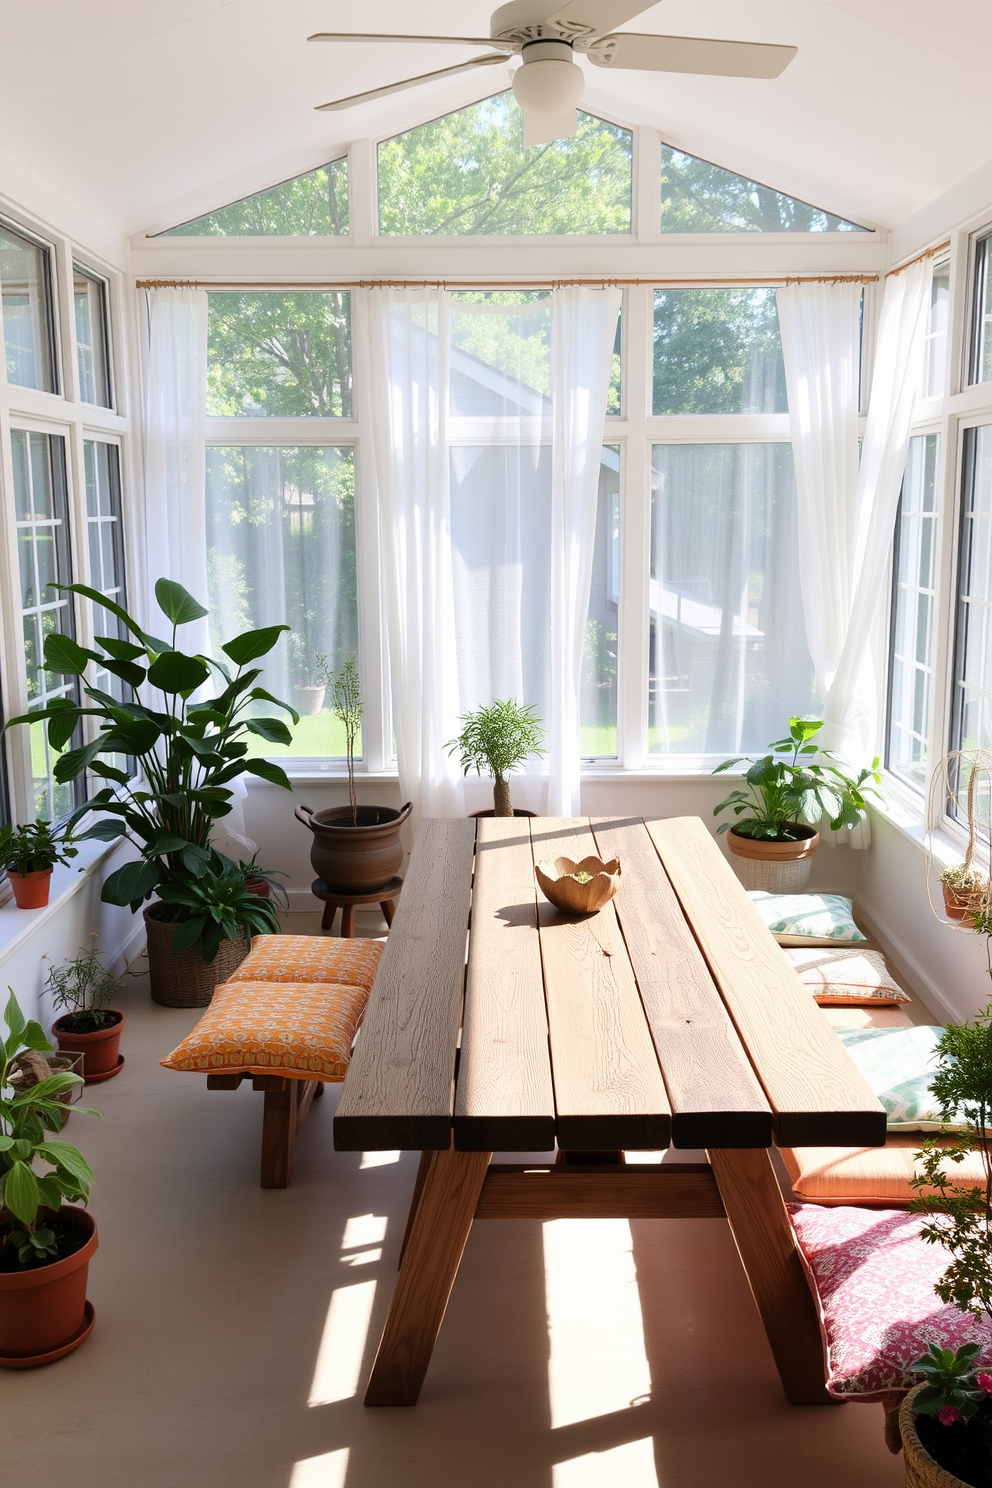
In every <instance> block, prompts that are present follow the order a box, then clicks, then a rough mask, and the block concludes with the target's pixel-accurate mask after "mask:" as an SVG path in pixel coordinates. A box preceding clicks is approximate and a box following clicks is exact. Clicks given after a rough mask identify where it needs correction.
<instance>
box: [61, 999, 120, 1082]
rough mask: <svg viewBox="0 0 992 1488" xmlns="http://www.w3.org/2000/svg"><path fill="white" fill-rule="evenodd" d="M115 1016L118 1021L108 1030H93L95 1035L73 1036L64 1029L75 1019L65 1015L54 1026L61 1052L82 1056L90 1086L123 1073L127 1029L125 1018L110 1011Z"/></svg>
mask: <svg viewBox="0 0 992 1488" xmlns="http://www.w3.org/2000/svg"><path fill="white" fill-rule="evenodd" d="M107 1012H108V1013H113V1016H114V1018H115V1019H116V1020H117V1021H116V1022H115V1023H111V1024H109V1025H108V1026H107V1027H106V1028H94V1029H93V1031H92V1033H71V1032H70V1031H69V1030H68V1029H67V1028H63V1027H62V1026H61V1025H62V1024H63V1023H65V1022H67V1021H68V1019H69V1018H70V1017H71V1016H72V1015H71V1014H70V1013H65V1014H63V1016H62V1017H61V1018H56V1020H55V1022H54V1023H53V1024H52V1032H53V1033H54V1035H55V1037H56V1039H57V1040H58V1045H59V1048H60V1049H64V1050H65V1051H66V1052H67V1053H70V1054H81V1055H82V1056H83V1068H82V1071H81V1073H82V1076H83V1079H84V1080H85V1081H86V1083H87V1085H88V1084H89V1083H90V1082H91V1081H92V1080H95V1079H97V1078H98V1077H100V1076H102V1077H103V1078H104V1079H109V1078H111V1077H112V1076H114V1075H116V1074H118V1073H119V1071H120V1068H121V1066H120V1052H121V1030H122V1029H123V1027H124V1014H123V1013H117V1012H114V1010H113V1008H108V1009H107Z"/></svg>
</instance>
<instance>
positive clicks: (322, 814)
mask: <svg viewBox="0 0 992 1488" xmlns="http://www.w3.org/2000/svg"><path fill="white" fill-rule="evenodd" d="M412 810H413V805H412V803H411V802H409V801H408V802H407V804H406V805H405V806H404V807H403V809H402V810H401V811H395V810H394V809H393V807H392V806H359V808H358V825H357V827H356V826H355V825H354V824H353V820H352V814H351V807H350V806H332V807H331V808H330V809H329V810H327V811H313V810H312V809H311V808H310V807H309V806H297V808H296V819H297V821H301V822H302V823H303V825H304V826H305V827H309V829H310V831H311V832H312V833H313V842H312V843H311V844H310V862H311V863H312V864H313V871H314V872H315V873H316V875H317V877H318V878H319V879H322V880H323V882H324V883H325V884H326V885H327V887H328V888H329V889H337V890H338V892H339V893H342V894H372V893H374V892H375V891H376V890H377V889H383V888H385V886H386V885H387V884H388V883H389V881H390V880H391V879H393V878H395V877H396V876H397V874H398V873H399V871H400V869H401V868H402V866H403V844H402V843H401V842H400V828H401V827H402V825H403V823H404V822H405V821H406V819H407V817H408V816H409V815H410V812H411V811H412Z"/></svg>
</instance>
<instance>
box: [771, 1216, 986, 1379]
mask: <svg viewBox="0 0 992 1488" xmlns="http://www.w3.org/2000/svg"><path fill="white" fill-rule="evenodd" d="M788 1208H789V1214H790V1216H791V1218H792V1226H793V1229H794V1230H795V1232H796V1239H797V1241H798V1242H799V1251H800V1255H801V1256H802V1260H803V1265H804V1267H805V1269H806V1275H807V1277H808V1279H809V1283H810V1286H811V1287H812V1289H813V1295H814V1297H815V1298H816V1303H817V1307H818V1309H819V1314H820V1330H821V1332H822V1334H823V1342H824V1348H825V1350H826V1357H827V1390H828V1392H829V1394H831V1395H833V1396H834V1398H835V1399H837V1400H852V1399H853V1400H862V1401H870V1400H882V1401H885V1400H892V1399H893V1398H894V1397H895V1396H897V1395H899V1394H901V1393H902V1392H904V1391H906V1390H910V1389H912V1387H913V1386H914V1385H918V1384H919V1383H920V1382H921V1376H920V1375H916V1374H913V1373H912V1371H911V1369H910V1365H912V1364H914V1363H915V1362H916V1360H917V1359H919V1358H920V1357H921V1356H922V1355H923V1354H925V1353H926V1351H927V1348H928V1347H929V1345H930V1344H931V1343H938V1344H940V1346H941V1348H950V1349H956V1348H959V1347H960V1346H961V1345H962V1344H964V1343H980V1344H981V1345H982V1354H981V1360H980V1361H981V1362H982V1363H983V1364H992V1323H990V1321H989V1319H988V1318H983V1319H978V1318H975V1317H972V1316H970V1315H969V1314H968V1313H964V1312H960V1311H959V1310H958V1309H957V1308H956V1307H953V1306H950V1305H948V1304H947V1303H944V1302H941V1301H940V1299H939V1298H938V1297H937V1296H935V1294H934V1290H933V1288H934V1283H935V1282H937V1281H939V1280H940V1278H941V1277H942V1276H943V1274H944V1271H945V1270H946V1268H947V1265H948V1263H949V1257H948V1254H947V1252H946V1251H945V1250H944V1249H943V1247H942V1246H939V1245H927V1244H926V1243H925V1242H924V1241H923V1240H921V1239H920V1238H919V1231H920V1225H921V1224H922V1223H923V1220H922V1217H921V1216H920V1215H916V1214H907V1213H905V1212H904V1211H901V1210H899V1211H893V1210H891V1209H846V1208H838V1209H826V1208H821V1207H820V1206H819V1205H817V1204H790V1205H789V1206H788Z"/></svg>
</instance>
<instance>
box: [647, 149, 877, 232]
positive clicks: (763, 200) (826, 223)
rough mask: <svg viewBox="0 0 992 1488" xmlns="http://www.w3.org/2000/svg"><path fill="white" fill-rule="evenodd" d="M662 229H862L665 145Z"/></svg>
mask: <svg viewBox="0 0 992 1488" xmlns="http://www.w3.org/2000/svg"><path fill="white" fill-rule="evenodd" d="M661 196H662V205H661V230H662V232H663V233H710V232H774V233H779V232H861V231H862V230H863V229H861V228H859V227H857V226H856V224H855V223H853V222H845V220H844V218H843V217H834V216H833V215H832V214H831V213H830V212H824V211H822V210H821V209H820V208H819V207H813V206H810V205H809V203H808V202H801V201H797V200H796V199H795V198H794V197H791V196H785V195H783V193H782V192H781V191H773V190H772V189H771V188H770V187H768V186H759V185H758V184H757V182H755V181H748V180H745V179H744V177H743V176H735V175H734V174H733V173H732V172H731V171H728V170H723V169H721V167H720V166H718V165H710V163H709V161H707V160H697V159H696V157H695V156H693V155H685V154H683V152H682V151H681V150H673V149H672V148H671V146H669V145H665V146H664V147H663V149H662V155H661Z"/></svg>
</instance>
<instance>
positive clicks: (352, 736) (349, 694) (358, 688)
mask: <svg viewBox="0 0 992 1488" xmlns="http://www.w3.org/2000/svg"><path fill="white" fill-rule="evenodd" d="M317 665H318V666H319V667H320V670H321V671H322V672H323V674H324V677H325V678H326V680H327V686H328V688H329V690H330V694H331V708H332V710H333V712H334V716H335V717H336V718H338V719H340V721H341V722H342V723H343V724H344V737H345V750H346V754H347V760H348V796H349V799H350V801H351V818H352V821H353V823H354V825H355V826H356V827H357V826H358V798H357V796H356V795H355V740H356V739H357V738H358V735H359V731H360V730H361V727H362V681H361V678H360V676H359V674H358V664H357V662H356V661H355V660H354V659H353V658H352V657H350V656H349V658H348V660H347V661H346V662H345V663H344V666H342V668H341V670H340V671H338V672H332V671H331V670H330V669H329V667H328V665H327V657H326V656H325V655H324V654H323V652H322V651H321V652H318V653H317Z"/></svg>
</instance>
